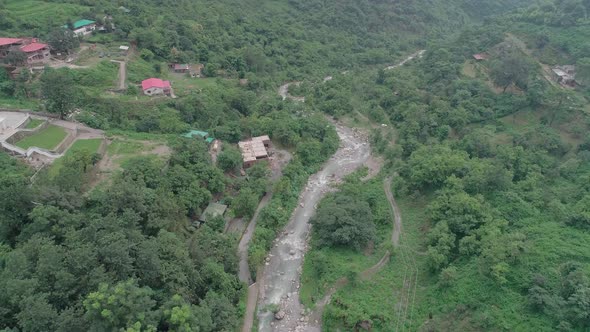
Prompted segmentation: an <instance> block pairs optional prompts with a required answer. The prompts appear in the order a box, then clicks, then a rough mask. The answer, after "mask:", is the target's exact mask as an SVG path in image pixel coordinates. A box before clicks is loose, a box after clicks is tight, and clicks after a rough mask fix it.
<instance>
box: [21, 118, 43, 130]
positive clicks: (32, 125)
mask: <svg viewBox="0 0 590 332" xmlns="http://www.w3.org/2000/svg"><path fill="white" fill-rule="evenodd" d="M43 122H45V120H40V119H31V120H30V121H29V122H28V123H27V125H26V126H25V129H35V128H37V127H39V125H40V124H42V123H43Z"/></svg>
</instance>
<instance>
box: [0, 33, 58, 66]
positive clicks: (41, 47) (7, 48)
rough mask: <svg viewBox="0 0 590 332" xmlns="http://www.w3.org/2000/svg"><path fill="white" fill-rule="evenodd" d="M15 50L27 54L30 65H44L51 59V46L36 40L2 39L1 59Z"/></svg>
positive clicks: (0, 42)
mask: <svg viewBox="0 0 590 332" xmlns="http://www.w3.org/2000/svg"><path fill="white" fill-rule="evenodd" d="M15 50H20V51H22V52H23V53H25V55H26V57H27V58H26V63H27V64H28V65H31V64H35V63H44V62H46V61H47V60H48V59H49V57H50V52H49V46H48V45H47V44H43V43H39V42H38V41H37V39H36V38H0V59H2V58H4V57H6V56H7V55H8V53H10V52H11V51H15Z"/></svg>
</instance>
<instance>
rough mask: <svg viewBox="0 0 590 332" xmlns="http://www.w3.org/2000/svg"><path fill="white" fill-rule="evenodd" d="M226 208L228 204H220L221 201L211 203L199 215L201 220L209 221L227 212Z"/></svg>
mask: <svg viewBox="0 0 590 332" xmlns="http://www.w3.org/2000/svg"><path fill="white" fill-rule="evenodd" d="M225 210H227V205H223V204H219V203H209V205H208V206H207V208H206V209H205V211H203V214H201V216H200V217H199V221H200V222H207V221H209V220H211V219H213V218H215V217H218V216H221V217H223V215H224V214H225Z"/></svg>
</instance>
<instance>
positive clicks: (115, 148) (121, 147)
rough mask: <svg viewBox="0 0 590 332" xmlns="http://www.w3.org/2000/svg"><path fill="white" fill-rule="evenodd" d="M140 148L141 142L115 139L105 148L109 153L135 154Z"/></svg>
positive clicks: (141, 146)
mask: <svg viewBox="0 0 590 332" xmlns="http://www.w3.org/2000/svg"><path fill="white" fill-rule="evenodd" d="M142 148H143V144H141V143H139V142H132V141H124V140H119V139H117V140H114V141H113V142H112V143H111V144H110V145H109V147H108V148H107V153H108V154H109V155H127V154H136V153H138V152H140V151H141V150H142Z"/></svg>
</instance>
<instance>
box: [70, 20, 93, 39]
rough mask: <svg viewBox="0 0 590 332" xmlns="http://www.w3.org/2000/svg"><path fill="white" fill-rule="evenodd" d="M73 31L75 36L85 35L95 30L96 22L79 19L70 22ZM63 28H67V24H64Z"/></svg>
mask: <svg viewBox="0 0 590 332" xmlns="http://www.w3.org/2000/svg"><path fill="white" fill-rule="evenodd" d="M72 26H73V31H74V33H75V34H76V35H77V36H86V35H89V34H91V33H92V32H93V31H95V30H96V22H95V21H91V20H79V21H76V22H74V24H72ZM64 28H65V29H69V27H68V25H67V24H66V25H64Z"/></svg>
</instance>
